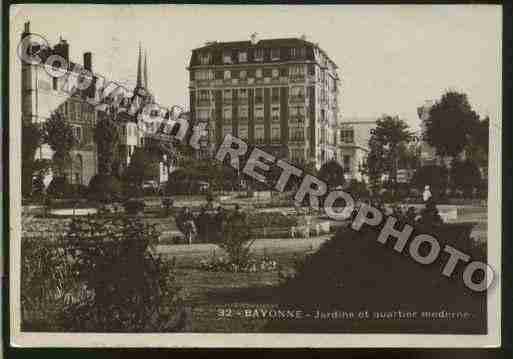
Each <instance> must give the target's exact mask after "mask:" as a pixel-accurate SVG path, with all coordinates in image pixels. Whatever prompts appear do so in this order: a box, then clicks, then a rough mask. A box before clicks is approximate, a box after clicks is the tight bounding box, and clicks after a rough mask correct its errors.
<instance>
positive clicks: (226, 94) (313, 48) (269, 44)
mask: <svg viewBox="0 0 513 359" xmlns="http://www.w3.org/2000/svg"><path fill="white" fill-rule="evenodd" d="M188 70H189V74H190V81H189V93H190V111H191V117H192V119H193V121H198V122H205V123H207V134H206V135H205V138H204V142H203V143H204V147H203V151H202V154H203V155H204V156H208V155H211V154H212V152H213V149H214V148H215V147H216V145H219V144H220V143H222V140H223V138H224V136H226V135H227V134H232V135H234V136H236V137H239V138H241V139H244V140H247V141H248V142H249V143H250V144H254V145H256V146H259V147H260V146H265V148H266V149H269V150H272V148H276V151H275V152H276V153H282V154H286V157H288V158H289V160H291V161H293V162H303V163H312V162H313V163H314V164H315V165H316V167H317V168H319V167H320V166H321V165H322V163H324V162H326V161H328V160H330V159H333V158H336V157H337V144H336V129H337V125H338V117H339V107H338V94H339V87H340V79H339V76H338V74H337V65H336V64H335V63H334V62H333V60H332V59H330V57H329V56H328V55H327V54H326V52H325V51H324V50H322V49H321V48H320V47H319V46H318V45H317V44H314V43H312V42H309V41H306V39H305V38H304V37H303V38H283V39H264V40H258V39H257V38H256V35H255V34H254V35H252V36H251V40H250V41H234V42H209V43H206V44H205V46H202V47H200V48H196V49H194V50H192V56H191V59H190V64H189V67H188Z"/></svg>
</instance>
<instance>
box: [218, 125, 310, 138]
mask: <svg viewBox="0 0 513 359" xmlns="http://www.w3.org/2000/svg"><path fill="white" fill-rule="evenodd" d="M222 131H223V132H222V136H223V137H224V136H226V135H228V134H230V135H231V134H232V126H223V127H222ZM248 131H249V129H248V126H239V128H238V137H239V138H240V139H242V140H247V139H248ZM208 132H209V136H210V137H211V138H212V139H213V138H214V137H215V130H214V129H209V131H208ZM254 136H255V140H263V139H264V126H262V125H256V126H255V127H254ZM289 139H290V141H304V140H305V139H306V136H305V130H304V129H303V128H300V127H294V128H289ZM272 140H280V141H281V128H280V127H279V126H272V127H271V141H272Z"/></svg>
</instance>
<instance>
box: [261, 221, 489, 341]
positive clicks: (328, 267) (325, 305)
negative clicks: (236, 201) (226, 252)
mask: <svg viewBox="0 0 513 359" xmlns="http://www.w3.org/2000/svg"><path fill="white" fill-rule="evenodd" d="M443 227H444V225H443V226H440V227H439V228H438V229H437V230H436V236H437V238H439V240H440V244H441V247H442V248H443V247H444V243H451V244H452V245H453V246H455V247H456V248H458V249H460V248H459V247H458V245H457V243H456V242H457V240H456V239H457V238H455V237H457V236H454V235H455V234H456V232H459V233H461V231H463V232H465V231H466V229H464V228H463V229H462V228H460V229H459V230H458V229H455V228H454V227H451V226H449V227H450V229H449V230H447V231H446V230H444V229H443ZM396 228H398V229H400V228H402V225H400V224H396ZM379 230H380V229H379V228H372V227H369V226H367V227H366V226H365V225H364V227H363V228H362V229H361V230H360V231H354V230H352V229H350V228H341V229H340V230H339V231H338V232H337V233H336V235H335V236H334V237H333V238H332V239H331V240H329V241H327V242H325V243H324V244H323V245H322V246H321V248H320V249H319V250H318V251H317V252H316V253H314V254H312V255H310V256H307V257H306V258H305V260H304V261H299V262H298V265H297V268H296V274H295V276H294V277H293V278H289V279H288V280H287V281H286V282H285V283H284V285H283V287H282V288H281V291H280V292H279V293H280V294H279V297H280V299H281V301H282V303H283V305H284V307H289V308H290V307H291V306H294V305H296V306H298V307H299V308H303V309H305V310H315V309H320V310H333V309H343V310H346V311H351V312H354V313H358V312H359V311H369V313H371V314H372V313H377V312H392V311H397V310H401V311H403V312H406V311H410V312H418V313H419V314H418V317H417V318H416V319H415V320H398V319H397V318H395V319H390V320H382V319H381V320H374V321H373V320H363V321H362V320H360V321H358V320H352V321H344V320H338V321H326V320H324V321H318V322H315V323H314V322H308V323H306V322H304V323H302V324H300V325H304V326H305V328H303V329H305V330H307V328H309V329H310V330H312V331H315V329H314V327H317V329H318V331H321V332H322V331H324V332H330V331H332V332H337V331H360V332H367V333H369V332H387V333H390V332H400V331H405V332H419V333H420V332H422V333H441V332H444V333H447V332H453V333H457V332H460V333H483V332H485V330H486V294H485V293H483V292H482V293H476V292H472V291H471V290H470V289H468V288H466V286H465V285H464V284H463V280H462V273H463V270H464V268H465V265H463V264H462V263H460V265H458V266H457V267H456V269H455V271H454V273H453V275H452V276H451V278H447V277H445V276H443V275H442V270H443V268H444V266H445V264H446V263H447V260H448V257H449V254H448V253H444V252H443V251H441V254H440V256H439V258H438V259H437V260H436V261H435V262H433V263H432V264H428V265H423V264H419V263H417V262H415V261H414V260H413V259H412V257H411V255H410V252H409V243H410V241H411V238H413V236H415V233H431V232H429V231H427V230H428V229H427V228H424V229H422V231H421V232H414V234H413V236H412V237H410V241H409V242H408V244H406V246H405V248H404V250H403V251H402V252H401V253H398V252H397V251H395V250H394V245H395V243H396V240H395V239H394V238H391V237H390V238H389V239H388V241H387V243H386V244H385V245H383V244H381V243H379V242H378V241H377V238H378V234H379ZM432 234H435V233H432ZM459 240H462V241H464V240H466V241H470V238H468V236H467V237H466V238H459ZM427 250H428V248H424V247H423V246H421V247H420V253H421V254H422V255H426V254H427ZM460 250H462V249H460ZM469 254H470V255H471V256H472V259H471V261H472V260H478V261H483V260H485V258H486V253H485V251H484V250H483V247H478V246H474V248H473V250H472V253H469ZM475 280H477V279H475ZM443 310H445V311H449V312H467V313H470V317H469V318H468V319H466V320H461V319H460V320H441V319H440V320H433V319H426V318H424V319H423V318H421V313H422V312H437V313H438V312H441V311H443ZM370 319H372V318H370ZM280 325H281V324H277V323H274V324H272V325H270V328H269V330H274V331H281V330H298V331H301V330H302V329H301V328H299V327H296V326H294V325H295V324H293V323H290V322H287V323H286V324H283V325H282V327H280ZM287 325H291V326H292V327H289V329H287V328H285V327H286V326H287ZM298 325H299V324H298Z"/></svg>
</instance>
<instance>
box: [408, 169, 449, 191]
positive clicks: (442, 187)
mask: <svg viewBox="0 0 513 359" xmlns="http://www.w3.org/2000/svg"><path fill="white" fill-rule="evenodd" d="M448 174H449V172H448V170H447V168H446V167H444V166H437V165H426V166H423V167H421V168H419V169H418V170H417V171H415V173H414V175H413V177H412V180H411V184H412V185H413V186H414V187H416V188H417V189H419V190H420V191H423V190H424V186H430V189H431V193H432V194H433V196H434V197H435V199H437V197H439V196H440V195H443V194H444V193H445V192H446V190H447V186H448V181H449V176H448Z"/></svg>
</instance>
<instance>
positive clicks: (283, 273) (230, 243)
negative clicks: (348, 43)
mask: <svg viewBox="0 0 513 359" xmlns="http://www.w3.org/2000/svg"><path fill="white" fill-rule="evenodd" d="M451 96H453V97H456V99H457V100H460V101H461V100H462V99H461V98H459V97H458V96H455V95H451V93H449V94H448V95H446V97H445V98H442V100H441V101H440V103H442V104H443V103H444V101H446V102H450V101H454V98H453V97H451ZM442 110H443V109H442ZM442 110H440V111H442ZM436 111H438V110H435V111H434V114H436ZM443 116H446V114H443ZM443 116H442V117H443ZM474 120H475V121H474ZM474 120H472V121H474V122H472V126H474V127H473V130H472V131H473V132H469V134H472V136H474V137H472V136H470V135H469V136H470V137H469V136H467V137H464V138H466V139H467V140H468V139H469V138H476V140H475V141H471V142H469V143H467V144H464V145H461V146H460V147H457V148H452V147H450V146H448V145H447V143H445V144H438V145H437V146H439V147H440V148H442V149H441V150H440V154H441V157H442V159H443V158H445V157H447V158H451V159H452V160H451V161H452V162H451V166H446V163H447V161H445V160H443V161H441V162H440V163H437V164H429V165H424V166H421V165H420V162H419V157H418V147H416V146H415V143H414V141H413V140H412V134H411V132H410V131H409V130H408V128H407V126H406V124H405V123H404V121H402V120H400V119H398V118H397V117H390V116H385V117H383V118H382V119H380V120H379V121H378V123H377V128H376V130H375V132H374V134H373V136H372V137H371V140H370V143H369V147H370V152H369V156H368V159H367V161H366V163H364V164H363V165H362V168H361V172H362V174H363V175H364V178H366V179H367V181H363V180H362V181H358V180H356V179H351V180H348V179H346V172H345V170H344V169H343V168H342V167H341V166H340V165H339V164H338V162H336V161H334V160H333V161H328V162H326V163H325V164H324V165H323V166H321V168H320V169H319V170H317V169H316V168H315V166H313V165H312V164H309V163H296V164H295V165H296V166H298V167H300V168H302V169H303V171H304V173H308V174H311V175H314V176H316V177H318V178H319V179H321V180H323V181H324V182H325V183H326V184H327V185H328V187H329V188H331V189H335V188H338V189H343V190H344V191H346V192H347V193H350V194H351V195H352V197H353V198H354V199H355V201H356V204H357V208H356V209H355V211H353V213H348V215H347V216H346V219H345V220H339V221H335V220H332V219H330V218H329V217H328V216H327V215H326V213H325V212H324V211H323V210H322V203H321V206H320V208H321V209H318V208H311V207H310V206H309V198H308V196H307V197H305V199H304V201H303V203H297V202H296V201H295V200H294V194H295V192H296V190H297V189H298V187H299V185H300V183H301V182H300V181H301V178H298V179H293V180H291V181H289V183H288V185H287V187H286V188H285V191H284V192H279V193H278V192H275V191H273V190H272V188H273V187H274V183H275V182H276V180H277V178H278V177H279V173H275V171H273V170H271V171H270V172H269V176H267V181H266V183H261V182H259V181H256V180H255V179H252V178H249V177H248V176H247V175H245V174H241V173H240V171H237V170H234V169H233V168H232V167H230V166H228V165H226V164H223V163H214V162H213V161H198V160H194V159H193V157H192V156H191V153H188V152H187V151H188V150H187V149H184V148H183V145H181V144H179V143H177V144H175V145H174V146H160V145H159V143H151V141H150V143H149V144H148V145H147V147H145V148H141V149H140V150H139V151H138V153H136V154H135V155H134V157H133V159H132V161H131V162H130V165H129V166H128V167H127V168H126V169H125V170H124V171H121V168H120V164H119V158H117V157H116V156H117V155H116V153H117V152H116V151H115V148H116V144H117V143H119V129H118V128H117V126H116V123H115V121H114V120H113V119H110V118H104V119H102V120H101V121H99V122H98V124H97V130H96V132H95V142H96V144H97V146H98V161H99V168H98V169H99V171H98V174H97V175H96V176H95V177H93V178H92V180H91V181H90V183H89V184H88V186H83V185H74V184H70V183H69V182H68V180H67V177H66V175H65V174H66V166H67V163H68V162H69V161H68V160H69V154H70V152H71V151H72V149H73V146H74V138H73V133H72V131H71V129H70V128H69V126H68V125H67V124H66V121H65V119H64V118H63V117H62V116H60V115H57V114H56V115H55V116H53V117H52V118H51V119H50V120H49V121H48V123H47V124H45V126H44V128H43V129H40V128H38V127H36V126H32V125H26V126H25V127H24V131H25V132H24V134H23V136H24V137H23V138H24V140H25V138H27V141H26V142H24V151H26V153H24V156H25V157H24V159H23V179H22V189H23V195H24V200H23V214H22V218H23V228H22V230H23V233H22V238H21V248H22V271H21V293H22V297H21V304H22V305H21V316H22V330H25V331H57V332H59V331H77V332H82V331H96V332H179V331H195V332H215V331H225V332H252V331H255V332H256V331H270V332H283V331H294V332H298V331H305V332H309V331H312V332H315V331H318V332H327V331H328V332H330V331H333V332H373V331H375V332H390V333H393V332H412V333H413V332H426V331H427V330H432V331H433V332H436V333H441V332H444V331H446V332H452V331H455V330H459V331H463V332H465V333H468V334H471V333H473V334H477V333H482V332H484V331H485V330H486V328H485V327H483V323H485V322H484V321H483V318H484V317H485V316H486V296H485V295H484V294H475V293H469V292H468V290H467V289H466V288H463V287H462V285H461V284H460V283H459V282H458V281H457V280H448V279H447V278H444V277H442V276H441V275H440V268H439V264H435V265H433V266H431V267H429V268H426V267H422V266H419V265H418V264H416V263H414V262H411V261H408V260H407V259H405V258H403V257H402V256H401V255H398V254H396V253H393V252H391V251H390V250H389V249H388V250H385V248H384V247H383V246H381V245H379V246H378V245H377V244H376V242H375V237H376V235H377V233H378V232H379V229H380V228H381V227H382V226H383V224H384V221H383V222H382V224H381V225H380V227H379V228H371V229H365V230H364V231H362V232H356V231H353V230H352V229H351V228H349V227H348V224H349V223H350V222H351V219H352V218H354V216H355V215H356V213H357V212H358V206H359V205H360V204H361V203H369V202H370V203H371V204H373V206H376V208H380V209H382V211H383V212H384V213H385V214H386V215H394V216H395V217H396V218H398V219H399V221H400V223H402V224H403V225H404V224H406V223H409V224H411V225H413V226H415V228H416V229H415V230H418V231H425V232H426V233H432V234H433V235H436V236H437V238H439V239H440V240H441V241H442V242H443V243H445V242H447V243H451V245H454V246H456V247H459V248H462V249H465V250H466V251H467V252H469V254H470V255H471V256H472V258H473V260H481V261H486V230H487V226H486V190H487V178H486V176H483V174H482V173H483V171H482V167H483V166H481V164H482V162H483V159H482V157H483V156H484V155H485V154H483V151H484V150H483V146H484V145H483V144H482V142H483V141H482V137H483V135H482V132H483V130H482V128H481V127H479V126H484V125H482V123H485V121H479V120H478V119H474ZM468 121H471V120H468ZM476 121H477V122H476ZM486 126H487V125H486ZM428 128H431V130H430V131H431V132H432V133H436V131H437V130H436V126H435V125H432V126H431V127H428ZM431 136H433V134H431ZM435 137H436V136H435ZM477 139H479V141H481V142H479V141H478V140H477ZM456 142H457V141H456V140H454V139H453V140H452V142H451V143H456ZM42 143H47V144H48V145H49V146H50V147H51V148H52V150H53V151H54V156H53V158H52V160H51V161H50V163H49V162H48V160H37V159H34V153H35V151H36V149H37V148H38V147H39V146H40V145H41V144H42ZM433 144H435V142H434V141H433ZM444 146H445V147H444ZM443 148H445V149H443ZM486 148H487V143H486ZM464 149H467V151H466V153H467V154H468V155H467V156H466V157H465V158H463V157H461V156H459V154H461V152H462V151H463V150H464ZM178 157H180V158H182V159H183V160H182V161H181V162H180V163H181V166H180V168H179V169H177V170H176V171H175V172H173V173H171V174H170V176H169V179H168V181H167V183H163V184H160V185H159V186H158V188H149V189H148V188H145V187H144V186H143V185H144V183H145V182H146V181H148V180H152V177H151V176H152V173H154V171H153V170H152V166H154V163H155V159H163V158H165V159H166V160H168V161H171V160H172V159H173V158H174V159H176V158H178ZM187 159H189V160H187ZM480 161H481V162H480ZM404 167H408V168H411V169H412V170H413V176H412V177H411V178H410V179H409V181H408V182H407V183H401V182H399V181H398V180H397V172H398V170H399V169H400V168H404ZM50 168H51V169H52V173H53V174H54V178H53V180H52V182H51V183H50V185H49V186H48V188H44V186H43V185H42V183H43V181H42V178H43V177H44V176H45V174H46V173H47V172H48V171H49V169H50ZM198 182H201V183H208V186H207V187H201V188H203V189H201V188H199V187H198V186H197V183H198ZM426 186H430V189H431V193H432V199H431V202H430V203H432V206H431V207H429V208H427V209H429V210H426V208H425V203H423V200H422V190H423V189H424V188H425V187H426ZM323 200H324V197H322V198H321V202H322V201H323ZM335 207H344V203H340V204H337V203H336V204H335ZM408 211H409V212H408ZM447 213H451V215H450V216H449V215H446V214H447ZM452 214H455V215H452ZM433 218H436V219H437V220H436V221H434V220H433ZM428 219H429V220H428ZM435 222H436V223H435ZM447 222H451V223H447ZM426 223H427V224H426ZM377 231H378V232H377ZM457 276H460V277H461V273H460V272H458V273H457ZM405 288H409V289H405ZM435 293H436V294H435ZM399 307H400V308H399ZM220 308H221V310H223V316H222V317H220V316H219V310H220ZM254 308H260V309H263V310H267V311H270V310H274V311H277V310H282V309H283V310H288V309H291V308H302V310H305V311H306V310H311V311H314V310H318V309H322V310H328V309H329V310H334V309H337V308H345V309H346V310H348V311H350V312H358V311H365V310H370V311H374V312H386V311H389V310H392V309H393V308H396V309H404V310H408V311H414V310H417V311H429V312H436V311H441V310H448V311H463V312H465V313H470V314H469V316H471V317H469V318H470V319H468V320H465V321H456V322H455V323H451V324H450V325H448V324H447V322H444V321H437V322H436V324H435V325H433V321H429V320H427V319H425V318H423V319H422V318H420V319H418V320H413V321H402V320H396V319H393V320H387V321H383V320H377V319H376V320H365V324H364V323H363V320H350V321H313V320H301V321H272V320H269V319H268V318H265V317H259V316H252V317H251V318H246V319H244V318H240V317H238V316H237V315H235V314H234V313H238V312H239V311H240V313H245V312H244V311H245V310H251V309H254ZM226 310H230V313H231V314H230V315H225V314H226ZM232 311H233V312H232ZM455 328H456V329H455Z"/></svg>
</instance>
